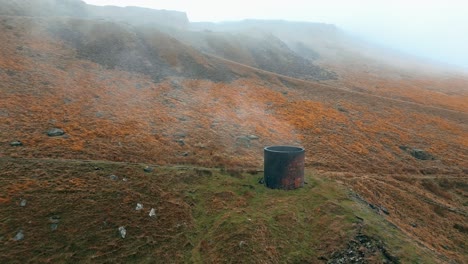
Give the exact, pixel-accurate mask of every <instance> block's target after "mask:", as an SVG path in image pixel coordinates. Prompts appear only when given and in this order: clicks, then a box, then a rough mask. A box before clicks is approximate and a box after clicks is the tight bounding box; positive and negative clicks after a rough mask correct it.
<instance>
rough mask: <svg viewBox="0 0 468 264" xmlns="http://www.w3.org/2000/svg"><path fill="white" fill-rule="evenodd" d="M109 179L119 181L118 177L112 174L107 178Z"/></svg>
mask: <svg viewBox="0 0 468 264" xmlns="http://www.w3.org/2000/svg"><path fill="white" fill-rule="evenodd" d="M109 179H111V180H113V181H116V180H118V179H119V177H118V176H115V175H114V174H112V175H110V176H109Z"/></svg>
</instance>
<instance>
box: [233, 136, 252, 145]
mask: <svg viewBox="0 0 468 264" xmlns="http://www.w3.org/2000/svg"><path fill="white" fill-rule="evenodd" d="M236 146H243V147H247V148H250V138H249V137H246V136H241V137H237V138H236Z"/></svg>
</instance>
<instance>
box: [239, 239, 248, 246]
mask: <svg viewBox="0 0 468 264" xmlns="http://www.w3.org/2000/svg"><path fill="white" fill-rule="evenodd" d="M246 244H247V242H245V241H244V240H242V241H241V242H239V247H242V246H244V245H246Z"/></svg>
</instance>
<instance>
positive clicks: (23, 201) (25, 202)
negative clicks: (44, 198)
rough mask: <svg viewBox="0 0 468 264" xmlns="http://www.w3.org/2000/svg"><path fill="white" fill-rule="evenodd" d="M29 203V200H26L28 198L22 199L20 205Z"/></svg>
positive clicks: (23, 205)
mask: <svg viewBox="0 0 468 264" xmlns="http://www.w3.org/2000/svg"><path fill="white" fill-rule="evenodd" d="M27 203H28V201H26V199H21V202H20V206H21V207H25V206H26V204H27Z"/></svg>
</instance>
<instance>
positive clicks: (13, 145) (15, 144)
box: [10, 140, 23, 147]
mask: <svg viewBox="0 0 468 264" xmlns="http://www.w3.org/2000/svg"><path fill="white" fill-rule="evenodd" d="M10 146H12V147H21V146H23V142H21V141H19V140H17V141H12V142H10Z"/></svg>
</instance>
